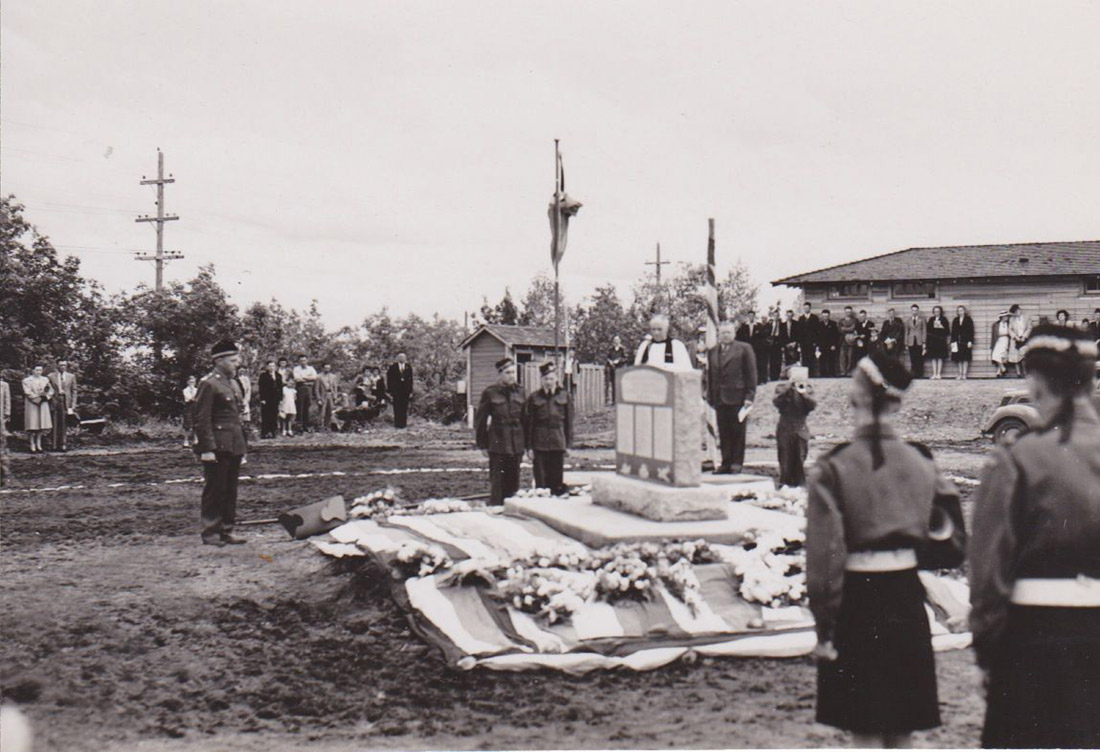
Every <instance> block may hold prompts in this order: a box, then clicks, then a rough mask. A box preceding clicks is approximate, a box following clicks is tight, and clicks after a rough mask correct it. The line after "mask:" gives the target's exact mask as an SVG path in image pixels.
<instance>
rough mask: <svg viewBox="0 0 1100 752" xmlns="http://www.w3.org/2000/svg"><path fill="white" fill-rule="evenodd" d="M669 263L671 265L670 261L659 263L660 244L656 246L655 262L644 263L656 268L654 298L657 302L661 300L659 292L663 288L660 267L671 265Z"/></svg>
mask: <svg viewBox="0 0 1100 752" xmlns="http://www.w3.org/2000/svg"><path fill="white" fill-rule="evenodd" d="M671 263H672V262H671V261H661V244H660V243H658V244H657V260H656V261H647V262H645V265H646V266H655V267H657V298H656V299H657V300H660V299H661V292H662V290H663V288H662V287H661V267H662V266H664V265H665V264H671Z"/></svg>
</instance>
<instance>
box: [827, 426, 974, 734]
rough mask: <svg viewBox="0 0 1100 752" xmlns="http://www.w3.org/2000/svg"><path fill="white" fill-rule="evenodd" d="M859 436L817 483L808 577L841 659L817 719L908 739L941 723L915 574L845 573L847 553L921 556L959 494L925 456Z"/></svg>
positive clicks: (894, 442)
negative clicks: (942, 506) (939, 500)
mask: <svg viewBox="0 0 1100 752" xmlns="http://www.w3.org/2000/svg"><path fill="white" fill-rule="evenodd" d="M871 437H872V429H871V428H870V427H863V428H860V429H857V430H856V434H855V437H854V439H853V440H852V442H851V443H850V444H842V445H840V446H839V447H837V448H836V449H835V450H833V451H832V452H830V453H829V454H828V455H826V456H825V457H823V458H821V459H820V460H819V461H818V463H817V466H816V467H815V468H814V471H813V473H812V474H811V476H810V483H809V492H810V495H809V506H808V509H807V527H806V565H807V567H806V576H807V592H808V594H809V597H810V609H811V610H812V611H813V614H814V620H815V622H816V626H817V634H818V639H819V640H821V641H823V642H824V641H828V640H831V641H832V642H833V643H834V646H835V648H836V650H837V652H838V654H839V657H838V659H837V660H836V661H833V662H831V663H823V664H821V665H820V666H819V668H818V699H817V720H818V722H820V723H827V724H829V725H831V726H836V727H838V728H842V729H846V730H848V731H854V732H858V733H907V732H909V731H913V730H916V729H927V728H933V727H935V726H938V725H939V724H940V715H939V706H938V702H937V696H936V668H935V659H934V657H933V654H932V640H931V634H930V631H929V626H928V618H927V615H926V613H925V607H924V588H923V587H922V585H921V584H920V579H919V578H918V576H917V570H916V568H910V569H902V570H899V571H890V572H854V571H852V572H849V571H846V566H847V559H848V555H849V554H852V553H857V552H866V551H892V550H897V549H915V548H917V547H919V546H920V545H921V544H922V543H923V542H924V541H925V540H926V539H927V537H928V527H929V519H930V518H931V514H932V506H933V500H934V498H935V497H937V496H945V497H954V498H955V499H957V497H958V492H957V491H956V490H955V487H954V486H953V485H952V484H951V482H950V481H948V480H947V479H946V478H944V477H943V476H942V475H941V474H940V473H939V472H938V471H937V470H936V467H935V465H934V463H933V461H932V459H931V455H930V453H927V450H925V449H922V448H918V447H917V446H914V445H911V444H907V443H905V442H904V441H902V440H901V439H899V438H898V436H897V434H896V433H894V431H893V430H892V429H890V428H887V427H883V428H882V430H881V448H882V456H883V460H884V462H883V464H882V465H881V466H880V467H879V468H878V469H875V468H874V466H873V458H872V441H871Z"/></svg>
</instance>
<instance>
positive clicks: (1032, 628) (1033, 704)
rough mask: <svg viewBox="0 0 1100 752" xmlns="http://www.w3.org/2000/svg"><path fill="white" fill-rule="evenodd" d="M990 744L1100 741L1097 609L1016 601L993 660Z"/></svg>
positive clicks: (986, 736)
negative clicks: (1019, 602) (1029, 605)
mask: <svg viewBox="0 0 1100 752" xmlns="http://www.w3.org/2000/svg"><path fill="white" fill-rule="evenodd" d="M989 680H990V684H989V693H988V698H987V708H986V715H985V728H984V729H983V731H982V746H983V747H986V748H1006V747H1014V748H1020V747H1022V748H1031V749H1039V748H1042V749H1046V748H1054V747H1061V748H1086V749H1094V748H1100V608H1048V607H1043V608H1039V607H1035V606H1031V607H1028V606H1012V607H1010V609H1009V612H1008V622H1007V624H1006V627H1005V634H1004V638H1003V641H1002V642H1001V645H1000V647H999V649H998V651H997V654H996V655H995V656H994V658H993V662H992V665H991V666H990V675H989Z"/></svg>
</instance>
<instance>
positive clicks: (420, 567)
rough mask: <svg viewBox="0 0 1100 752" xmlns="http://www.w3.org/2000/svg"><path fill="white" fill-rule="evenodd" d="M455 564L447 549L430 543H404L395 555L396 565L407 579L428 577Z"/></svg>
mask: <svg viewBox="0 0 1100 752" xmlns="http://www.w3.org/2000/svg"><path fill="white" fill-rule="evenodd" d="M453 566H454V562H453V561H451V557H449V556H447V552H446V551H444V550H443V549H442V548H440V547H439V546H436V545H432V544H428V543H402V544H401V546H400V547H398V549H397V555H396V556H395V557H394V567H395V568H396V569H397V571H398V572H399V573H400V574H401V575H403V576H404V577H405V578H406V579H407V578H409V577H427V576H429V575H432V574H435V573H436V572H439V571H441V570H443V569H450V568H451V567H453Z"/></svg>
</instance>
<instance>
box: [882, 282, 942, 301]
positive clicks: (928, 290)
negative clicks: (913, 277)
mask: <svg viewBox="0 0 1100 752" xmlns="http://www.w3.org/2000/svg"><path fill="white" fill-rule="evenodd" d="M890 293H891V297H894V298H923V299H926V300H935V298H936V283H935V282H895V283H894V285H893V287H892V288H891V290H890Z"/></svg>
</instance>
